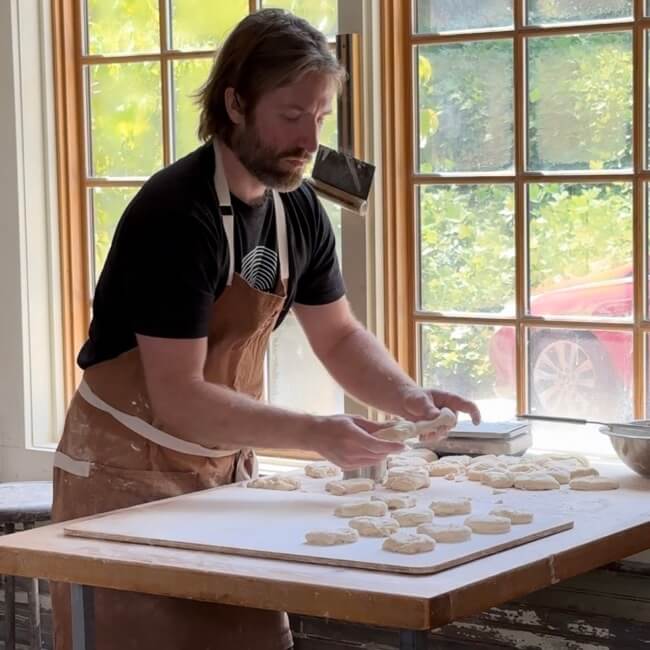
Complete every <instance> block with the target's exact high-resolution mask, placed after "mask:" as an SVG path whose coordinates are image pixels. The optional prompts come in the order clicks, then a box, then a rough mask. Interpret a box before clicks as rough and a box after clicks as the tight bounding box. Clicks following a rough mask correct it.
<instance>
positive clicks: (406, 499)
mask: <svg viewBox="0 0 650 650" xmlns="http://www.w3.org/2000/svg"><path fill="white" fill-rule="evenodd" d="M372 500H373V501H383V502H384V503H385V504H386V505H387V506H388V509H389V510H399V509H400V508H412V507H413V506H415V504H416V503H417V502H416V500H415V497H414V496H411V495H410V494H389V495H383V494H379V495H377V496H374V497H372Z"/></svg>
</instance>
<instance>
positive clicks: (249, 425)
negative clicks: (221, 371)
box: [152, 380, 318, 450]
mask: <svg viewBox="0 0 650 650" xmlns="http://www.w3.org/2000/svg"><path fill="white" fill-rule="evenodd" d="M156 397H157V399H156ZM152 403H153V404H154V412H155V414H156V418H157V420H159V422H160V424H161V425H162V427H163V428H164V429H165V431H167V432H168V433H170V434H172V435H176V436H178V437H180V438H183V439H185V440H189V441H191V442H195V443H197V444H200V445H202V446H204V447H210V448H222V449H238V448H240V447H268V448H276V449H287V448H289V449H305V450H315V449H316V446H317V440H316V439H315V437H314V435H313V433H314V431H313V430H314V427H315V425H316V423H317V422H318V418H316V417H315V416H310V415H307V414H303V413H297V412H293V411H289V410H286V409H282V408H278V407H276V406H271V405H269V404H264V403H262V402H258V401H257V400H255V399H253V398H251V397H249V396H248V395H244V394H242V393H238V392H236V391H234V390H231V389H229V388H227V387H225V386H220V385H217V384H211V383H209V382H206V381H198V380H197V381H191V382H186V383H184V384H181V385H177V386H175V389H174V391H173V393H171V392H170V393H168V394H166V395H160V396H155V395H152ZM310 434H311V435H310Z"/></svg>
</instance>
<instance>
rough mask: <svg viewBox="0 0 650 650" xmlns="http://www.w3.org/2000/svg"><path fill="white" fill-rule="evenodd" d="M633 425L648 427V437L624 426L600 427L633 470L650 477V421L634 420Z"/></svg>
mask: <svg viewBox="0 0 650 650" xmlns="http://www.w3.org/2000/svg"><path fill="white" fill-rule="evenodd" d="M631 424H637V425H638V424H642V425H645V426H647V427H648V433H647V435H646V434H645V433H640V432H639V431H638V429H630V428H626V427H625V425H624V424H620V425H619V424H615V425H610V426H605V427H600V431H601V432H602V433H604V434H605V435H606V436H609V440H610V442H611V443H612V447H614V451H615V452H616V454H617V455H618V457H619V458H620V459H621V460H622V461H623V462H624V463H625V464H626V465H627V466H628V467H629V468H630V469H631V470H633V471H635V472H636V473H637V474H639V475H641V476H647V477H650V420H633V421H632V422H631Z"/></svg>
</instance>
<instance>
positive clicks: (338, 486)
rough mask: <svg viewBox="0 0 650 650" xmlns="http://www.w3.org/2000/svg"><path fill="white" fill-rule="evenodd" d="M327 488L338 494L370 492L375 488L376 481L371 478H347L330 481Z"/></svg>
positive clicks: (326, 485)
mask: <svg viewBox="0 0 650 650" xmlns="http://www.w3.org/2000/svg"><path fill="white" fill-rule="evenodd" d="M325 489H326V490H327V491H328V492H330V493H331V494H335V495H336V496H345V495H346V494H356V493H357V492H368V491H370V490H374V489H375V482H374V481H373V480H372V479H370V478H345V479H342V480H340V481H330V482H329V483H326V484H325Z"/></svg>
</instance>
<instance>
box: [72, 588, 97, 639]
mask: <svg viewBox="0 0 650 650" xmlns="http://www.w3.org/2000/svg"><path fill="white" fill-rule="evenodd" d="M70 600H71V605H72V650H95V594H94V590H93V588H92V587H88V586H87V585H74V584H73V585H70Z"/></svg>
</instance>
